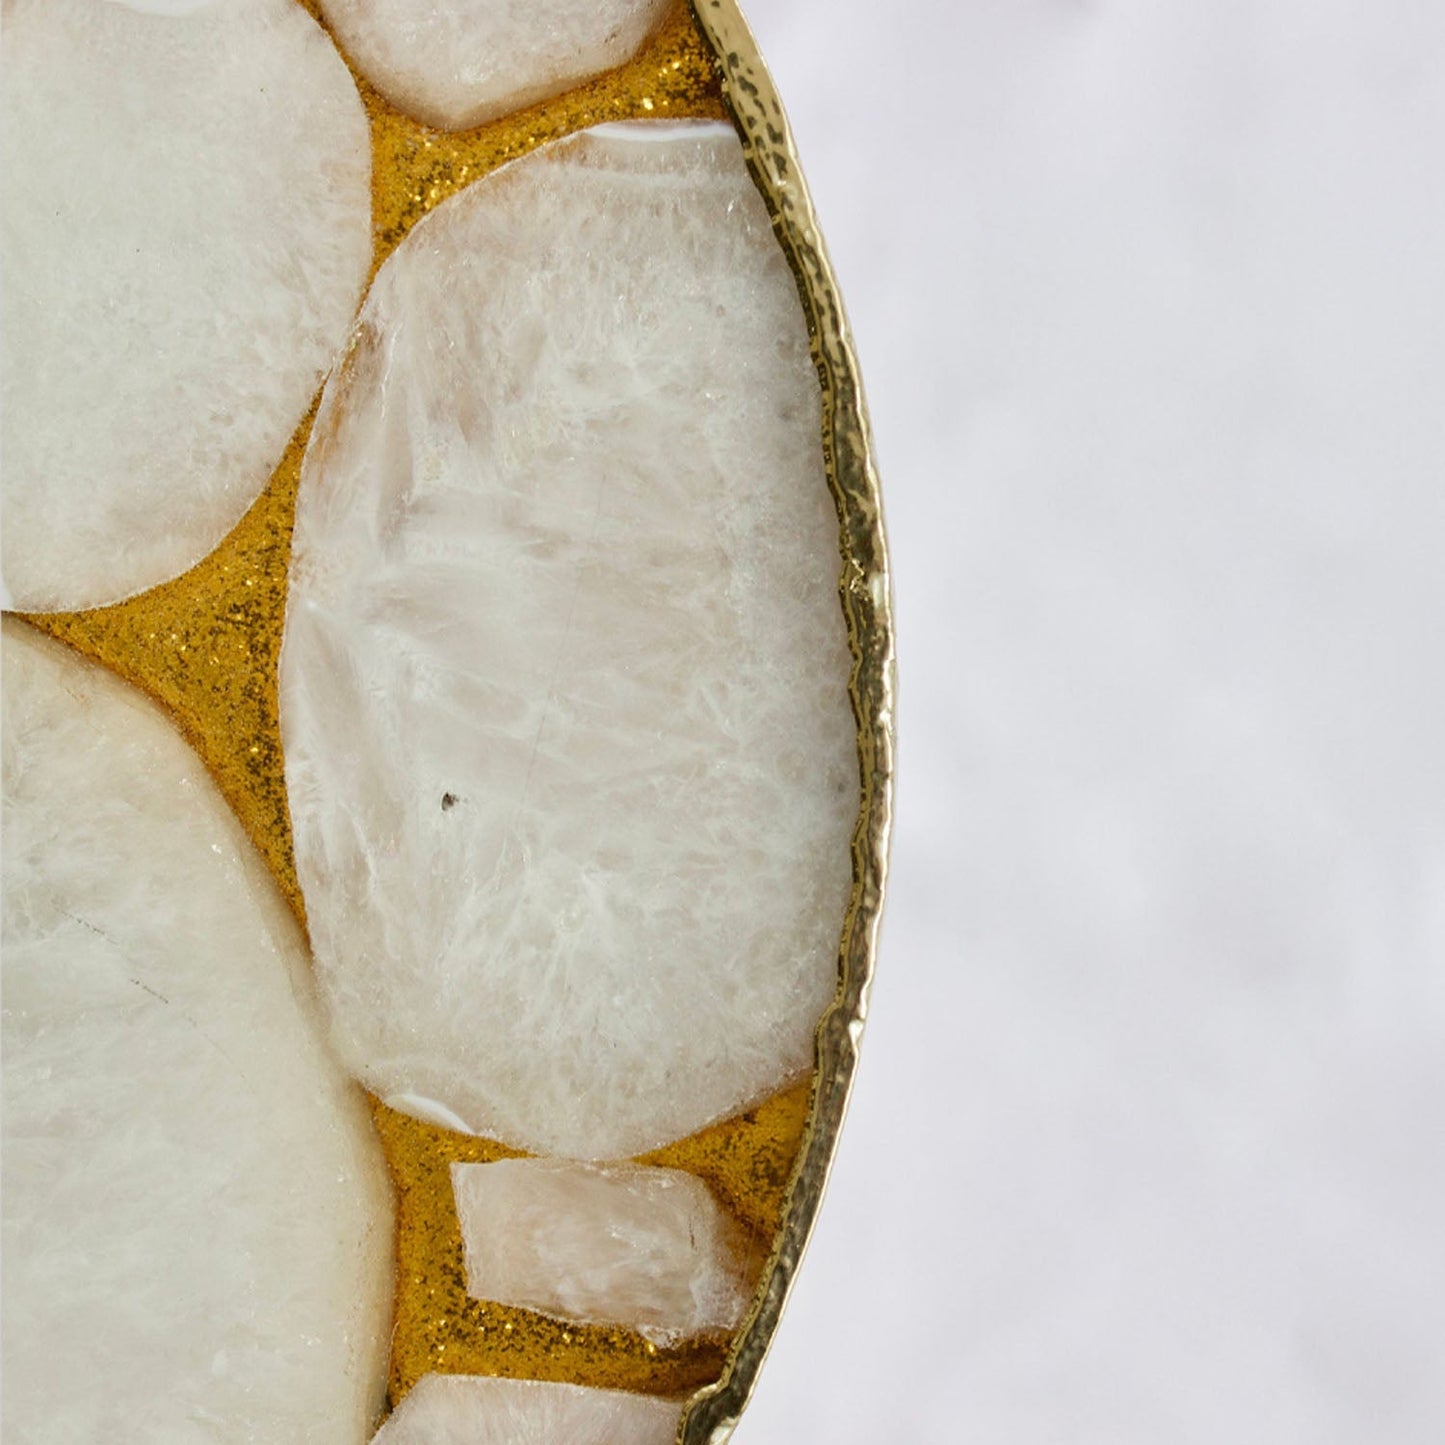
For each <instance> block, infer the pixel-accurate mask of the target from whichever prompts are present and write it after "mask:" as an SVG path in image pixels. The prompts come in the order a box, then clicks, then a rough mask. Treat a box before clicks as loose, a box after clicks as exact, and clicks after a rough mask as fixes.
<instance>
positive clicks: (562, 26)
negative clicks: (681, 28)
mask: <svg viewBox="0 0 1445 1445" xmlns="http://www.w3.org/2000/svg"><path fill="white" fill-rule="evenodd" d="M667 6H668V0H585V3H579V0H447V3H445V4H439V3H437V0H321V8H322V11H323V12H324V14H325V15H326V18H327V20H328V21H329V22H330V23H331V25H332V26H333V27H334V28H335V31H336V35H337V37H338V39H340V41H341V43H342V44H343V45H344V46H345V47H346V50H347V53H348V54H349V55H350V56H351V57H352V59H353V60H355V62H356V64H357V65H358V66H359V67H360V68H361V70H362V72H363V73H364V74H365V76H366V78H367V79H368V80H370V81H371V82H372V84H373V85H375V86H376V88H377V89H378V90H380V91H381V93H382V94H383V95H385V96H386V97H387V99H388V100H390V101H391V102H392V103H393V104H394V105H396V106H397V107H398V108H399V109H401V110H404V111H406V112H407V113H408V114H410V115H414V116H416V117H418V118H419V119H421V120H424V121H427V122H428V123H429V124H431V125H434V126H437V127H439V128H440V129H442V130H462V129H465V128H466V127H469V126H474V125H479V124H480V123H481V122H482V121H484V120H490V119H492V118H493V117H494V116H498V115H502V114H504V113H506V112H508V111H513V110H520V109H521V108H522V107H523V106H524V105H530V104H531V103H532V102H533V101H535V100H541V99H543V98H544V97H546V96H549V95H556V94H558V93H559V92H561V91H563V90H566V89H568V87H570V86H572V85H575V84H576V83H577V82H578V81H580V80H584V79H586V78H587V77H588V76H590V75H596V74H598V73H599V72H600V71H603V70H610V69H611V68H612V67H613V66H615V65H621V64H622V62H623V61H624V60H627V59H629V58H630V57H631V56H632V54H633V53H634V52H635V51H636V50H637V48H638V46H639V45H641V43H642V41H643V40H644V39H645V38H646V36H647V34H648V32H649V31H650V30H651V29H652V28H653V26H655V25H656V24H657V22H658V21H659V20H661V18H662V16H663V15H664V14H665V13H666V11H667Z"/></svg>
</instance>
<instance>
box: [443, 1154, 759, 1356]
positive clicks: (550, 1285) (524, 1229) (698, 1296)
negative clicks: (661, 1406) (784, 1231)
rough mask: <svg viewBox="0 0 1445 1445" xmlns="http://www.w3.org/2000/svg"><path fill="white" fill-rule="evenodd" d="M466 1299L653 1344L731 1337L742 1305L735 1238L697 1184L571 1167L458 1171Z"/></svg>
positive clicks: (664, 1173)
mask: <svg viewBox="0 0 1445 1445" xmlns="http://www.w3.org/2000/svg"><path fill="white" fill-rule="evenodd" d="M452 1189H453V1191H454V1193H455V1195H456V1200H457V1216H458V1218H459V1219H460V1220H461V1226H462V1239H463V1241H464V1243H465V1245H466V1260H467V1292H468V1293H469V1294H470V1295H472V1296H473V1297H474V1298H476V1299H482V1300H496V1301H498V1302H499V1303H502V1304H511V1305H524V1306H525V1307H526V1308H528V1309H534V1310H542V1311H544V1312H545V1313H547V1314H551V1315H558V1316H560V1317H561V1318H563V1319H569V1320H576V1321H579V1322H581V1323H588V1324H618V1325H630V1326H631V1327H632V1328H633V1329H636V1330H640V1331H641V1332H642V1333H643V1334H644V1335H646V1336H647V1337H648V1338H649V1339H651V1340H653V1341H655V1342H656V1343H658V1344H670V1343H672V1342H673V1341H675V1340H677V1339H679V1338H681V1337H682V1336H684V1335H693V1334H697V1333H699V1332H700V1331H702V1330H730V1329H731V1328H732V1327H733V1326H734V1325H736V1324H737V1322H738V1320H739V1319H741V1317H742V1312H743V1306H744V1305H745V1304H746V1302H747V1286H746V1283H745V1281H744V1279H743V1261H742V1258H741V1253H740V1249H739V1240H738V1237H737V1235H738V1231H737V1229H736V1228H735V1226H733V1225H732V1223H731V1221H730V1220H729V1219H728V1218H727V1216H726V1215H725V1214H724V1213H723V1211H722V1210H721V1209H720V1208H719V1207H718V1204H717V1201H716V1200H715V1199H714V1198H713V1197H712V1194H711V1193H710V1192H709V1191H708V1187H707V1185H705V1184H704V1183H703V1182H702V1180H701V1179H698V1178H696V1177H694V1176H693V1175H691V1174H686V1173H684V1172H683V1171H682V1170H680V1169H657V1168H651V1167H648V1166H645V1165H640V1164H615V1165H611V1166H609V1167H601V1166H598V1165H593V1164H577V1163H573V1162H572V1161H571V1160H566V1159H501V1160H498V1161H497V1162H496V1163H493V1164H453V1165H452Z"/></svg>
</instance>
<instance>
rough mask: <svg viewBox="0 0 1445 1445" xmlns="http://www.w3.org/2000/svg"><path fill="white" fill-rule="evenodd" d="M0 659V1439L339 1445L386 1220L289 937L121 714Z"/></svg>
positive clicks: (348, 1419) (82, 684) (380, 1277)
mask: <svg viewBox="0 0 1445 1445" xmlns="http://www.w3.org/2000/svg"><path fill="white" fill-rule="evenodd" d="M3 652H4V672H5V687H4V719H3V737H4V803H5V814H4V827H5V849H4V984H3V988H4V1016H3V1053H4V1099H5V1106H4V1172H5V1192H4V1211H3V1230H4V1287H3V1290H4V1297H3V1308H4V1316H5V1329H4V1346H3V1351H4V1389H5V1398H4V1409H5V1438H6V1440H7V1441H9V1440H13V1441H16V1442H19V1441H22V1440H23V1441H45V1442H46V1445H91V1442H94V1441H98V1440H105V1441H113V1442H117V1445H120V1442H135V1445H142V1442H144V1445H151V1442H155V1441H194V1440H201V1439H206V1440H226V1441H242V1440H256V1441H277V1442H280V1441H305V1442H308V1445H331V1442H334V1445H354V1442H355V1441H357V1440H361V1439H364V1438H365V1436H366V1433H367V1431H368V1430H369V1429H370V1427H371V1423H372V1421H373V1420H374V1419H375V1418H376V1413H377V1411H378V1409H379V1407H380V1404H381V1397H382V1391H383V1388H384V1385H385V1371H386V1347H387V1343H388V1333H389V1331H388V1328H387V1324H388V1318H389V1299H388V1296H389V1294H390V1286H391V1273H392V1261H391V1250H392V1237H391V1207H392V1206H391V1197H390V1190H389V1187H388V1185H387V1182H386V1177H385V1170H384V1166H383V1164H382V1161H381V1158H380V1152H379V1150H378V1148H377V1145H376V1143H375V1141H374V1138H373V1136H372V1132H371V1126H370V1120H369V1118H368V1116H367V1111H366V1109H365V1105H364V1102H363V1100H362V1098H361V1096H360V1091H359V1090H357V1089H356V1087H355V1086H354V1085H353V1084H351V1083H349V1082H348V1081H347V1080H346V1079H345V1077H344V1076H343V1075H342V1073H341V1072H340V1070H339V1069H338V1068H337V1067H336V1065H335V1064H334V1063H333V1062H332V1061H331V1059H330V1058H329V1056H328V1055H327V1054H326V1053H325V1051H324V1045H323V1044H322V1042H321V1039H322V1030H321V1028H320V1027H319V1026H318V1020H317V1017H316V1009H315V1004H314V1000H313V999H312V997H311V996H310V995H311V989H310V985H309V981H308V978H307V974H306V967H307V965H306V958H305V949H304V945H303V943H302V940H301V937H300V934H299V931H298V930H297V928H296V925H295V923H294V922H293V921H292V919H291V918H290V916H289V915H288V914H287V913H286V911H285V908H284V906H283V904H282V903H281V900H280V897H279V894H278V893H277V890H276V887H275V884H274V883H273V882H272V881H271V879H270V878H269V876H268V875H267V873H266V871H265V869H264V867H263V866H262V864H261V862H260V861H259V859H258V858H257V857H256V855H255V852H254V849H253V848H252V847H251V845H250V843H249V842H248V841H247V840H246V838H245V837H244V836H243V835H242V833H241V830H240V828H239V827H238V825H237V824H236V822H235V820H234V819H233V818H232V816H231V814H230V811H229V809H228V808H227V807H226V804H225V802H224V801H223V800H222V799H221V797H220V795H219V794H218V793H217V791H216V789H215V787H214V786H213V784H212V783H211V781H210V780H209V779H208V778H207V777H206V775H205V773H204V771H203V770H202V768H201V766H200V764H199V763H198V761H197V760H196V758H195V755H194V754H193V753H192V752H191V751H190V749H189V748H187V747H186V746H185V744H184V743H183V742H182V741H181V739H180V738H179V737H178V736H177V735H176V734H175V732H174V731H173V729H172V728H171V727H170V726H169V725H168V723H167V722H166V720H165V719H164V718H163V717H162V716H161V715H160V714H159V712H158V711H157V710H156V709H155V708H154V707H153V706H152V705H151V704H149V703H147V702H146V701H145V700H144V699H142V698H141V697H140V696H139V695H138V694H136V693H134V692H132V691H131V690H130V689H129V688H127V687H126V686H125V685H124V684H123V683H121V682H119V681H117V680H116V679H115V678H113V677H111V676H110V675H109V674H107V673H105V672H103V671H101V670H99V669H98V668H95V667H92V666H91V665H90V664H88V663H85V662H82V661H81V660H80V659H79V658H77V657H75V656H74V655H73V654H71V653H69V652H67V651H65V650H63V649H62V648H60V647H59V646H58V645H56V644H54V643H50V642H47V641H45V640H43V639H41V638H39V637H37V636H35V635H33V634H32V633H30V632H29V631H28V630H26V629H24V628H23V627H22V626H19V625H15V624H7V625H6V627H5V632H4V643H3Z"/></svg>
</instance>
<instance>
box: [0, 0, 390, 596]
mask: <svg viewBox="0 0 1445 1445" xmlns="http://www.w3.org/2000/svg"><path fill="white" fill-rule="evenodd" d="M0 110H3V120H4V126H3V165H4V196H3V200H4V221H3V236H4V252H5V267H6V275H5V286H4V290H3V293H0V295H3V313H0V324H3V330H4V356H3V363H0V381H3V418H4V419H3V446H4V454H5V485H4V548H3V550H4V571H5V578H6V582H7V583H8V585H9V588H10V591H11V593H12V595H13V598H14V601H15V604H16V605H17V606H20V607H25V608H31V609H49V608H58V607H80V606H90V605H93V604H96V603H102V602H111V601H115V600H117V599H118V598H121V597H124V596H127V595H129V594H132V593H135V592H138V591H141V590H143V589H144V588H146V587H148V586H151V585H153V584H154V583H157V582H160V581H162V580H164V579H165V578H167V577H172V576H175V575H176V574H177V573H179V572H182V571H184V570H185V569H186V568H187V567H188V566H190V565H191V564H192V563H194V562H196V561H198V560H199V559H200V558H201V557H203V556H204V555H205V554H206V553H207V552H209V551H210V550H211V548H212V547H214V546H215V544H216V543H217V542H218V541H220V539H221V538H222V537H223V536H224V535H225V534H226V532H227V531H228V530H229V529H230V527H231V526H232V525H233V524H234V523H235V522H236V521H237V520H238V519H239V517H240V516H241V514H242V513H243V512H244V511H245V509H246V507H247V506H248V505H249V504H250V503H251V501H252V500H253V499H254V498H255V497H256V495H257V493H258V492H259V491H260V490H261V487H262V486H263V485H264V483H265V481H266V478H267V477H268V476H269V475H270V473H271V470H272V468H273V467H274V466H275V464H276V462H277V461H278V460H279V458H280V455H281V452H282V449H283V447H284V446H285V443H286V440H287V438H288V437H289V436H290V434H291V432H292V430H293V429H294V428H295V426H296V423H297V422H298V421H299V420H300V419H301V416H302V414H303V412H304V411H305V409H306V406H307V404H308V403H309V402H310V400H311V397H312V396H313V394H314V393H315V390H316V387H317V385H318V384H319V382H320V380H321V377H322V375H323V374H324V372H325V371H326V369H327V368H328V366H329V365H330V363H331V358H332V356H333V355H334V353H335V350H336V348H337V346H338V345H339V344H340V343H341V341H342V340H343V339H344V338H345V336H346V332H347V329H348V327H349V326H350V325H351V322H352V320H353V319H354V317H355V312H356V305H357V302H358V300H359V299H360V296H361V290H362V286H363V285H364V283H365V279H366V272H367V267H368V264H369V261H370V254H371V228H370V213H371V201H370V173H371V162H370V151H369V142H368V132H367V124H366V116H365V113H364V111H363V110H362V107H361V101H360V98H359V97H358V96H357V93H356V87H355V85H354V84H353V83H352V80H351V77H350V75H349V74H348V73H347V70H346V67H345V65H344V64H343V63H342V61H341V58H340V56H338V55H337V53H336V50H335V47H334V46H333V45H332V44H331V42H330V40H329V39H328V38H327V37H326V35H325V34H324V33H323V32H322V31H321V29H320V28H319V27H318V26H317V25H316V23H315V22H314V21H313V20H312V19H311V17H310V16H309V15H307V14H306V13H305V12H304V11H303V10H302V9H301V7H300V6H299V5H297V4H296V3H294V0H213V3H210V4H206V5H202V6H199V7H191V8H190V9H189V10H188V11H186V10H182V9H180V8H179V7H175V8H174V9H173V12H172V13H169V14H156V13H143V12H142V11H141V10H137V9H133V8H131V7H129V6H127V5H125V4H113V3H109V0H6V6H5V85H4V90H3V102H0Z"/></svg>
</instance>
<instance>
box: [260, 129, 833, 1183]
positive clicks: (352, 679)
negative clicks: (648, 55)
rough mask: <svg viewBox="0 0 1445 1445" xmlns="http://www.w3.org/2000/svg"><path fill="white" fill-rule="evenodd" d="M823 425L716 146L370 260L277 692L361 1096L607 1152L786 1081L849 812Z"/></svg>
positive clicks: (573, 145)
mask: <svg viewBox="0 0 1445 1445" xmlns="http://www.w3.org/2000/svg"><path fill="white" fill-rule="evenodd" d="M639 129H642V130H644V132H645V127H641V128H639ZM819 405H820V403H819V393H818V383H817V377H816V374H815V372H814V370H813V367H812V364H811V362H810V360H809V354H808V338H807V333H806V329H805V325H804V321H803V317H802V314H801V311H800V307H799V303H798V298H797V292H796V289H795V287H794V283H793V278H792V275H791V274H790V272H789V270H788V268H787V265H786V264H785V262H784V259H783V256H782V254H781V253H780V251H779V249H778V247H777V245H776V243H775V241H774V238H773V234H772V229H771V227H770V225H769V222H768V217H767V214H766V212H765V210H764V207H763V204H762V202H761V200H760V199H759V198H758V196H757V194H756V192H755V191H754V189H753V186H752V183H751V182H750V180H749V178H748V175H747V172H746V170H745V168H744V164H743V158H742V154H741V149H740V147H739V144H738V142H737V140H736V138H735V137H734V135H733V134H732V132H731V131H729V130H726V129H725V128H722V127H716V126H698V127H693V128H690V129H688V130H687V131H685V133H684V134H683V135H681V136H680V137H679V136H676V135H675V136H674V137H673V138H671V139H661V140H654V141H652V142H650V143H646V144H640V143H638V142H635V141H632V140H629V139H619V138H616V137H614V136H611V135H609V136H607V137H605V138H604V137H598V136H583V137H580V138H577V139H575V140H573V141H569V142H564V143H561V144H559V145H557V146H555V147H552V148H549V149H547V150H545V151H540V152H537V153H534V154H533V155H532V156H530V157H529V158H527V159H526V160H523V161H519V162H517V163H515V164H514V165H512V166H509V167H507V168H506V169H505V170H503V171H501V172H498V173H496V174H495V175H493V176H491V177H489V178H487V179H485V180H483V181H480V182H478V183H476V184H474V185H473V186H471V187H469V188H468V189H467V190H465V191H463V192H462V193H460V194H459V195H458V196H456V197H455V198H453V199H452V200H450V201H448V202H447V203H446V204H444V205H443V206H441V207H439V208H438V209H437V210H436V211H434V212H433V213H432V214H431V215H430V216H429V217H428V218H427V219H426V220H425V221H423V222H422V223H421V224H420V225H419V226H418V227H417V229H416V230H415V231H414V232H413V233H412V234H411V236H410V237H409V238H408V239H407V240H406V241H405V242H404V243H403V245H402V246H401V247H400V248H399V249H398V250H397V251H396V253H395V254H394V256H393V257H392V258H391V260H390V261H388V263H387V264H386V266H385V267H384V268H383V269H382V271H381V273H380V275H379V276H378V278H377V280H376V283H375V285H374V286H373V288H372V291H371V294H370V296H369V298H368V300H367V303H366V306H365V308H364V310H363V313H362V321H361V325H360V329H359V332H358V337H357V340H356V343H355V348H354V351H353V352H352V353H351V354H350V355H349V357H348V359H347V361H346V363H345V364H344V365H343V366H342V367H340V368H339V369H338V372H337V374H336V375H335V376H334V377H333V378H332V380H331V382H330V383H328V386H327V391H326V395H325V398H324V401H323V405H322V411H321V415H320V417H319V419H318V423H317V427H316V430H315V433H314V435H313V438H312V443H311V448H310V451H309V454H308V456H307V459H306V463H305V467H304V469H303V477H302V483H301V494H300V501H299V510H298V515H297V523H296V552H295V560H294V564H293V571H292V584H291V586H292V591H291V602H290V609H289V614H288V618H287V624H286V637H285V646H284V650H283V656H282V663H281V724H282V732H283V736H284V739H285V745H286V760H287V781H288V784H289V787H290V798H291V810H292V817H293V821H294V825H295V837H296V855H297V866H298V869H299V872H300V878H301V883H302V887H303V890H304V892H305V896H306V902H307V912H308V919H309V923H310V928H311V936H312V941H313V944H314V947H315V951H316V957H317V963H318V967H319V970H320V976H321V980H322V986H323V990H324V993H325V997H326V1000H327V1003H328V1005H329V1007H330V1009H331V1012H332V1016H333V1018H334V1021H335V1031H336V1038H337V1039H338V1041H339V1046H340V1048H341V1049H342V1051H343V1053H344V1055H345V1057H346V1058H347V1059H348V1060H349V1061H350V1062H351V1063H352V1065H353V1066H354V1067H355V1068H356V1070H357V1072H358V1074H359V1075H360V1076H361V1077H362V1078H363V1079H364V1080H365V1081H366V1083H367V1085H368V1086H369V1087H370V1088H371V1089H372V1090H374V1091H375V1092H376V1093H378V1094H379V1095H381V1096H382V1097H384V1098H385V1097H388V1096H391V1097H392V1098H393V1101H399V1100H400V1096H403V1095H412V1096H416V1095H421V1096H423V1097H425V1098H428V1099H431V1100H434V1101H435V1102H436V1103H437V1104H439V1105H441V1106H442V1107H443V1109H444V1110H445V1111H447V1112H446V1113H445V1114H443V1115H441V1117H449V1118H455V1119H458V1120H461V1121H462V1122H464V1123H465V1125H466V1126H467V1127H468V1128H469V1129H471V1130H473V1131H474V1132H477V1133H484V1134H491V1135H495V1136H497V1137H500V1138H503V1139H505V1140H507V1141H508V1142H510V1143H513V1144H516V1145H519V1146H521V1147H525V1148H527V1149H530V1150H532V1151H533V1152H537V1153H548V1154H565V1155H570V1156H573V1157H577V1158H593V1159H609V1158H612V1159H616V1158H626V1157H629V1156H631V1155H635V1154H638V1153H641V1152H643V1151H644V1150H646V1149H648V1148H651V1147H653V1146H655V1145H658V1144H660V1143H663V1142H666V1141H668V1140H671V1139H675V1138H677V1137H679V1136H681V1135H685V1134H688V1133H690V1132H692V1131H693V1130H695V1129H698V1128H700V1127H701V1126H702V1125H704V1124H707V1123H708V1122H710V1121H711V1120H714V1119H717V1118H719V1117H722V1116H724V1115H726V1114H728V1113H730V1112H732V1111H733V1110H736V1109H738V1108H741V1107H743V1106H744V1105H746V1104H748V1103H749V1102H751V1101H754V1100H756V1099H758V1098H761V1097H763V1096H765V1095H767V1094H769V1093H771V1092H772V1091H773V1090H775V1089H777V1088H778V1087H780V1086H781V1085H782V1084H783V1083H785V1082H786V1081H787V1080H788V1079H789V1078H791V1077H794V1076H796V1075H797V1074H799V1073H801V1072H803V1071H805V1070H806V1069H807V1068H808V1067H809V1066H810V1065H811V1063H812V1040H813V1031H814V1028H815V1026H816V1024H817V1021H818V1018H819V1016H820V1014H821V1012H822V1010H823V1008H824V1006H825V1005H826V1003H827V1002H828V1000H829V998H830V997H831V995H832V993H833V990H834V986H835V981H836V973H837V948H838V938H839V933H840V929H841V924H842V919H843V914H844V910H845V907H846V901H847V897H848V892H849V886H850V881H851V866H850V853H849V840H850V834H851V830H852V827H853V822H854V818H855V814H856V811H857V800H858V767H857V759H856V743H855V731H854V723H853V717H852V712H851V708H850V704H849V700H848V693H847V679H848V671H849V656H848V650H847V645H846V640H845V633H844V626H843V619H842V615H841V609H840V607H839V603H838V593H837V578H838V571H839V562H838V541H837V523H836V520H835V514H834V510H833V503H832V501H831V498H830V496H829V493H828V489H827V486H826V483H825V480H824V473H823V460H822V456H821V450H820V443H819ZM413 1104H414V1100H413ZM403 1106H405V1105H403Z"/></svg>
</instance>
